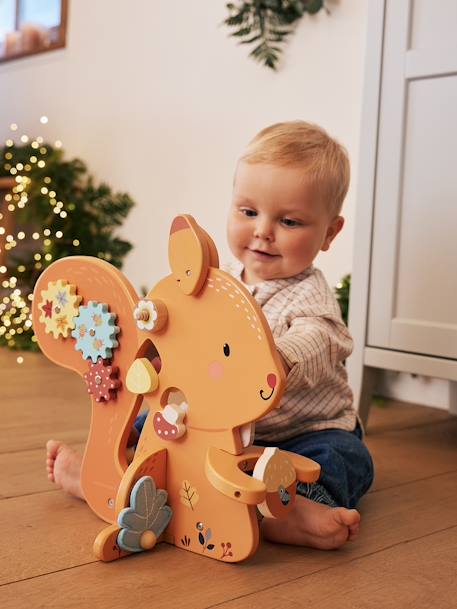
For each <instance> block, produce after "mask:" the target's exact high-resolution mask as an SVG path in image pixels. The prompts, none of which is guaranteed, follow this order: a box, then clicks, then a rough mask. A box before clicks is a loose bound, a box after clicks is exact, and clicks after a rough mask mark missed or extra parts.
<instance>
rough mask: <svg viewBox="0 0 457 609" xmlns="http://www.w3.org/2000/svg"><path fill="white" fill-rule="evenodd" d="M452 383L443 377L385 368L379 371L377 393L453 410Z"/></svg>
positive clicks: (403, 400)
mask: <svg viewBox="0 0 457 609" xmlns="http://www.w3.org/2000/svg"><path fill="white" fill-rule="evenodd" d="M452 385H453V383H451V382H450V381H445V380H443V379H435V378H431V377H428V376H419V375H413V374H409V373H407V372H392V371H391V370H383V371H380V372H379V375H378V380H377V382H376V386H375V393H376V395H380V396H383V397H386V398H392V399H396V400H401V401H402V402H412V403H414V404H423V405H424V406H432V407H433V408H441V409H442V410H450V411H452V410H453V402H454V399H455V393H454V392H453V387H452Z"/></svg>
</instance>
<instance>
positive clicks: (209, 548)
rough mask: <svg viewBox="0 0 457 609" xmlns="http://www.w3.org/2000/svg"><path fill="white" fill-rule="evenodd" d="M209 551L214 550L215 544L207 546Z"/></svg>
mask: <svg viewBox="0 0 457 609" xmlns="http://www.w3.org/2000/svg"><path fill="white" fill-rule="evenodd" d="M206 549H207V550H214V544H213V543H210V544H209V545H208V546H206Z"/></svg>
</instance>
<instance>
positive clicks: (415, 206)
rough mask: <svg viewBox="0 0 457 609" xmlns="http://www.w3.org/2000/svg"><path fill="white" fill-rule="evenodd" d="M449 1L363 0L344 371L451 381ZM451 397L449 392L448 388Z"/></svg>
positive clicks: (456, 110)
mask: <svg viewBox="0 0 457 609" xmlns="http://www.w3.org/2000/svg"><path fill="white" fill-rule="evenodd" d="M456 32H457V1H456V0H440V2H439V3H435V2H432V1H431V0H415V1H413V0H410V1H408V0H385V1H382V0H372V1H371V3H370V12H369V20H368V43H367V62H366V74H365V94H364V114H363V119H362V132H361V133H362V137H361V149H360V159H361V162H360V167H359V175H360V181H359V189H358V196H357V218H356V230H355V250H354V265H353V277H352V287H351V299H350V302H351V306H350V315H349V326H350V329H351V331H352V333H353V335H354V339H355V350H354V354H353V355H352V356H351V358H349V360H348V372H349V378H350V382H351V385H352V387H353V390H354V394H355V399H356V403H357V404H358V405H359V411H360V414H361V416H362V418H366V416H367V413H368V408H369V402H370V399H371V390H372V386H373V382H374V379H375V375H376V372H377V370H379V369H389V370H399V371H405V372H412V373H417V374H425V375H427V376H435V377H439V378H445V379H449V380H451V381H457V36H456ZM454 393H456V392H454Z"/></svg>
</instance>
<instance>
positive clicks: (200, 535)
mask: <svg viewBox="0 0 457 609" xmlns="http://www.w3.org/2000/svg"><path fill="white" fill-rule="evenodd" d="M198 541H199V542H200V543H201V545H202V546H204V545H205V538H204V537H203V535H202V534H201V533H199V534H198Z"/></svg>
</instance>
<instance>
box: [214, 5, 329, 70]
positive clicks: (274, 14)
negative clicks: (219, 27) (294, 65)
mask: <svg viewBox="0 0 457 609" xmlns="http://www.w3.org/2000/svg"><path fill="white" fill-rule="evenodd" d="M226 7H227V9H228V11H229V16H228V17H227V18H226V19H225V20H224V23H225V25H228V26H229V27H230V28H233V29H234V30H235V31H234V32H232V34H231V36H234V37H235V38H238V39H239V41H240V44H252V45H255V46H254V48H253V50H252V51H251V52H250V53H249V56H250V57H252V58H253V59H255V60H256V61H259V62H260V63H263V64H264V65H265V66H267V67H269V68H271V69H272V70H276V69H277V64H278V61H279V56H280V54H281V52H282V49H281V45H282V44H284V43H285V42H286V40H287V39H288V37H289V36H290V34H291V33H292V32H293V31H294V29H295V27H296V25H297V23H298V21H299V20H300V19H301V18H302V17H303V15H304V14H305V13H309V14H310V15H314V14H315V13H318V12H319V11H320V10H321V9H325V7H324V1H323V0H244V1H242V2H238V3H237V4H234V3H232V2H230V3H228V4H226Z"/></svg>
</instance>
